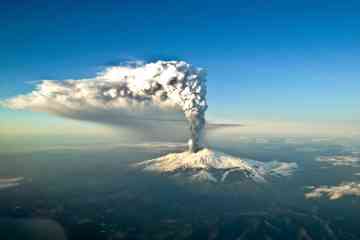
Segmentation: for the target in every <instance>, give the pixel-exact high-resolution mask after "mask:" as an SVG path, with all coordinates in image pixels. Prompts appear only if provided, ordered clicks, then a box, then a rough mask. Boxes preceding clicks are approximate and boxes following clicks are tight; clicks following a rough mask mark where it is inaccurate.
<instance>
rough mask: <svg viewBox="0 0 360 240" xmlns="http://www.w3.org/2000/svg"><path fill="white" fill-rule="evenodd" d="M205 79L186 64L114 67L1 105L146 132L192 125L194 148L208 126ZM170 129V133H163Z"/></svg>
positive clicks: (43, 85) (42, 86)
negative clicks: (93, 75)
mask: <svg viewBox="0 0 360 240" xmlns="http://www.w3.org/2000/svg"><path fill="white" fill-rule="evenodd" d="M205 77H206V74H205V72H204V71H203V70H202V69H199V68H195V67H192V66H191V65H190V64H188V63H186V62H183V61H158V62H155V63H149V64H146V65H142V66H136V67H130V66H129V67H124V66H117V67H109V68H107V69H105V71H103V72H101V73H99V74H98V75H97V76H96V77H94V78H89V79H78V80H73V79H70V80H64V81H54V80H44V81H41V82H40V83H39V84H38V85H37V87H36V89H35V90H34V91H32V92H31V93H29V94H26V95H20V96H17V97H14V98H12V99H8V100H6V101H4V102H2V105H5V106H6V107H8V108H11V109H29V110H32V111H40V112H47V113H50V114H54V115H57V116H62V117H66V118H71V119H78V120H86V121H92V122H100V123H106V124H111V125H116V126H125V127H131V128H134V129H142V131H146V130H150V129H154V128H159V129H161V128H162V126H165V127H166V125H177V124H178V125H181V126H184V125H185V124H186V120H187V121H188V122H189V123H190V133H191V138H190V142H189V143H190V146H191V147H192V148H194V149H195V150H196V149H197V148H199V147H200V145H201V144H202V143H201V138H202V132H203V129H204V125H205V111H206V109H207V102H206V84H205V83H206V81H205ZM164 129H166V128H164Z"/></svg>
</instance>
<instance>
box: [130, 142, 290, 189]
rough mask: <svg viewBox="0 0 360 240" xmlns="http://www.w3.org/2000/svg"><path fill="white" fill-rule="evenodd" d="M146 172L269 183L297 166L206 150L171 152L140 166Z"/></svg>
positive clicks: (216, 180)
mask: <svg viewBox="0 0 360 240" xmlns="http://www.w3.org/2000/svg"><path fill="white" fill-rule="evenodd" d="M136 166H137V167H141V168H143V169H144V170H145V171H153V172H157V173H160V174H165V175H169V176H179V177H187V178H189V179H190V180H193V181H202V182H203V181H210V182H239V181H245V180H251V181H254V182H266V180H267V178H268V177H271V176H288V175H291V174H292V173H293V172H294V171H295V170H296V168H297V164H296V163H286V162H278V161H271V162H260V161H255V160H250V159H240V158H237V157H233V156H230V155H227V154H225V153H222V152H218V151H213V150H211V149H208V148H204V149H202V150H200V151H198V152H196V153H192V152H182V153H170V154H168V155H165V156H163V157H159V158H156V159H152V160H147V161H144V162H141V163H138V164H136Z"/></svg>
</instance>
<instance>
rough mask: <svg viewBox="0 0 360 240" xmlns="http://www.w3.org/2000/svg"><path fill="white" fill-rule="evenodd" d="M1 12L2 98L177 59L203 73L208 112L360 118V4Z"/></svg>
mask: <svg viewBox="0 0 360 240" xmlns="http://www.w3.org/2000/svg"><path fill="white" fill-rule="evenodd" d="M0 11H1V14H0V26H1V31H0V39H1V43H0V53H1V56H2V57H1V58H0V70H1V75H0V98H1V99H5V98H8V97H11V96H15V95H18V94H21V93H27V92H29V91H31V89H32V88H33V87H34V85H33V84H31V82H32V81H36V80H39V79H66V78H84V77H88V76H94V75H95V74H96V72H98V71H101V70H102V69H103V68H104V67H106V66H109V65H112V64H118V63H123V62H124V61H129V60H145V61H151V60H157V59H166V60H169V59H181V60H185V61H188V62H190V63H192V64H194V65H196V66H200V67H204V68H206V69H207V70H208V99H209V111H208V117H209V119H213V120H218V121H238V122H241V121H244V120H256V121H273V120H276V121H292V122H310V123H311V122H320V123H321V122H326V123H329V122H330V123H331V122H336V123H346V124H354V125H356V124H357V123H358V122H359V120H360V110H359V99H360V98H359V91H360V79H359V77H360V70H359V65H358V64H359V62H360V47H359V42H360V15H359V12H360V3H359V2H358V1H188V0H185V1H96V2H95V1H93V2H90V3H89V2H85V1H16V3H15V1H2V3H1V6H0ZM0 114H1V118H2V121H4V122H8V124H11V121H13V120H14V119H24V118H26V119H35V120H34V121H39V120H40V121H44V122H46V121H47V122H49V121H58V120H53V119H51V117H47V116H45V115H41V114H40V115H38V116H34V113H17V112H13V111H9V110H5V109H0Z"/></svg>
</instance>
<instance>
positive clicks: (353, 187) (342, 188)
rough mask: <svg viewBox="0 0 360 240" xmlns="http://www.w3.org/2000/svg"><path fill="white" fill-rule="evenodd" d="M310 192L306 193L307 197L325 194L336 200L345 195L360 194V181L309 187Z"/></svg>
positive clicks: (317, 196)
mask: <svg viewBox="0 0 360 240" xmlns="http://www.w3.org/2000/svg"><path fill="white" fill-rule="evenodd" d="M308 188H309V189H311V191H310V192H308V193H305V197H306V198H320V197H322V196H325V197H327V198H329V199H330V200H336V199H339V198H342V197H344V196H357V197H359V196H360V183H356V182H344V183H341V184H340V185H338V186H320V187H314V186H311V187H308Z"/></svg>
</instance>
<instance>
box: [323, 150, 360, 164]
mask: <svg viewBox="0 0 360 240" xmlns="http://www.w3.org/2000/svg"><path fill="white" fill-rule="evenodd" d="M316 161H318V162H323V163H327V164H331V165H333V166H350V167H358V166H360V165H359V164H360V156H359V155H358V154H355V153H354V154H352V155H335V156H320V157H318V158H316Z"/></svg>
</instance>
